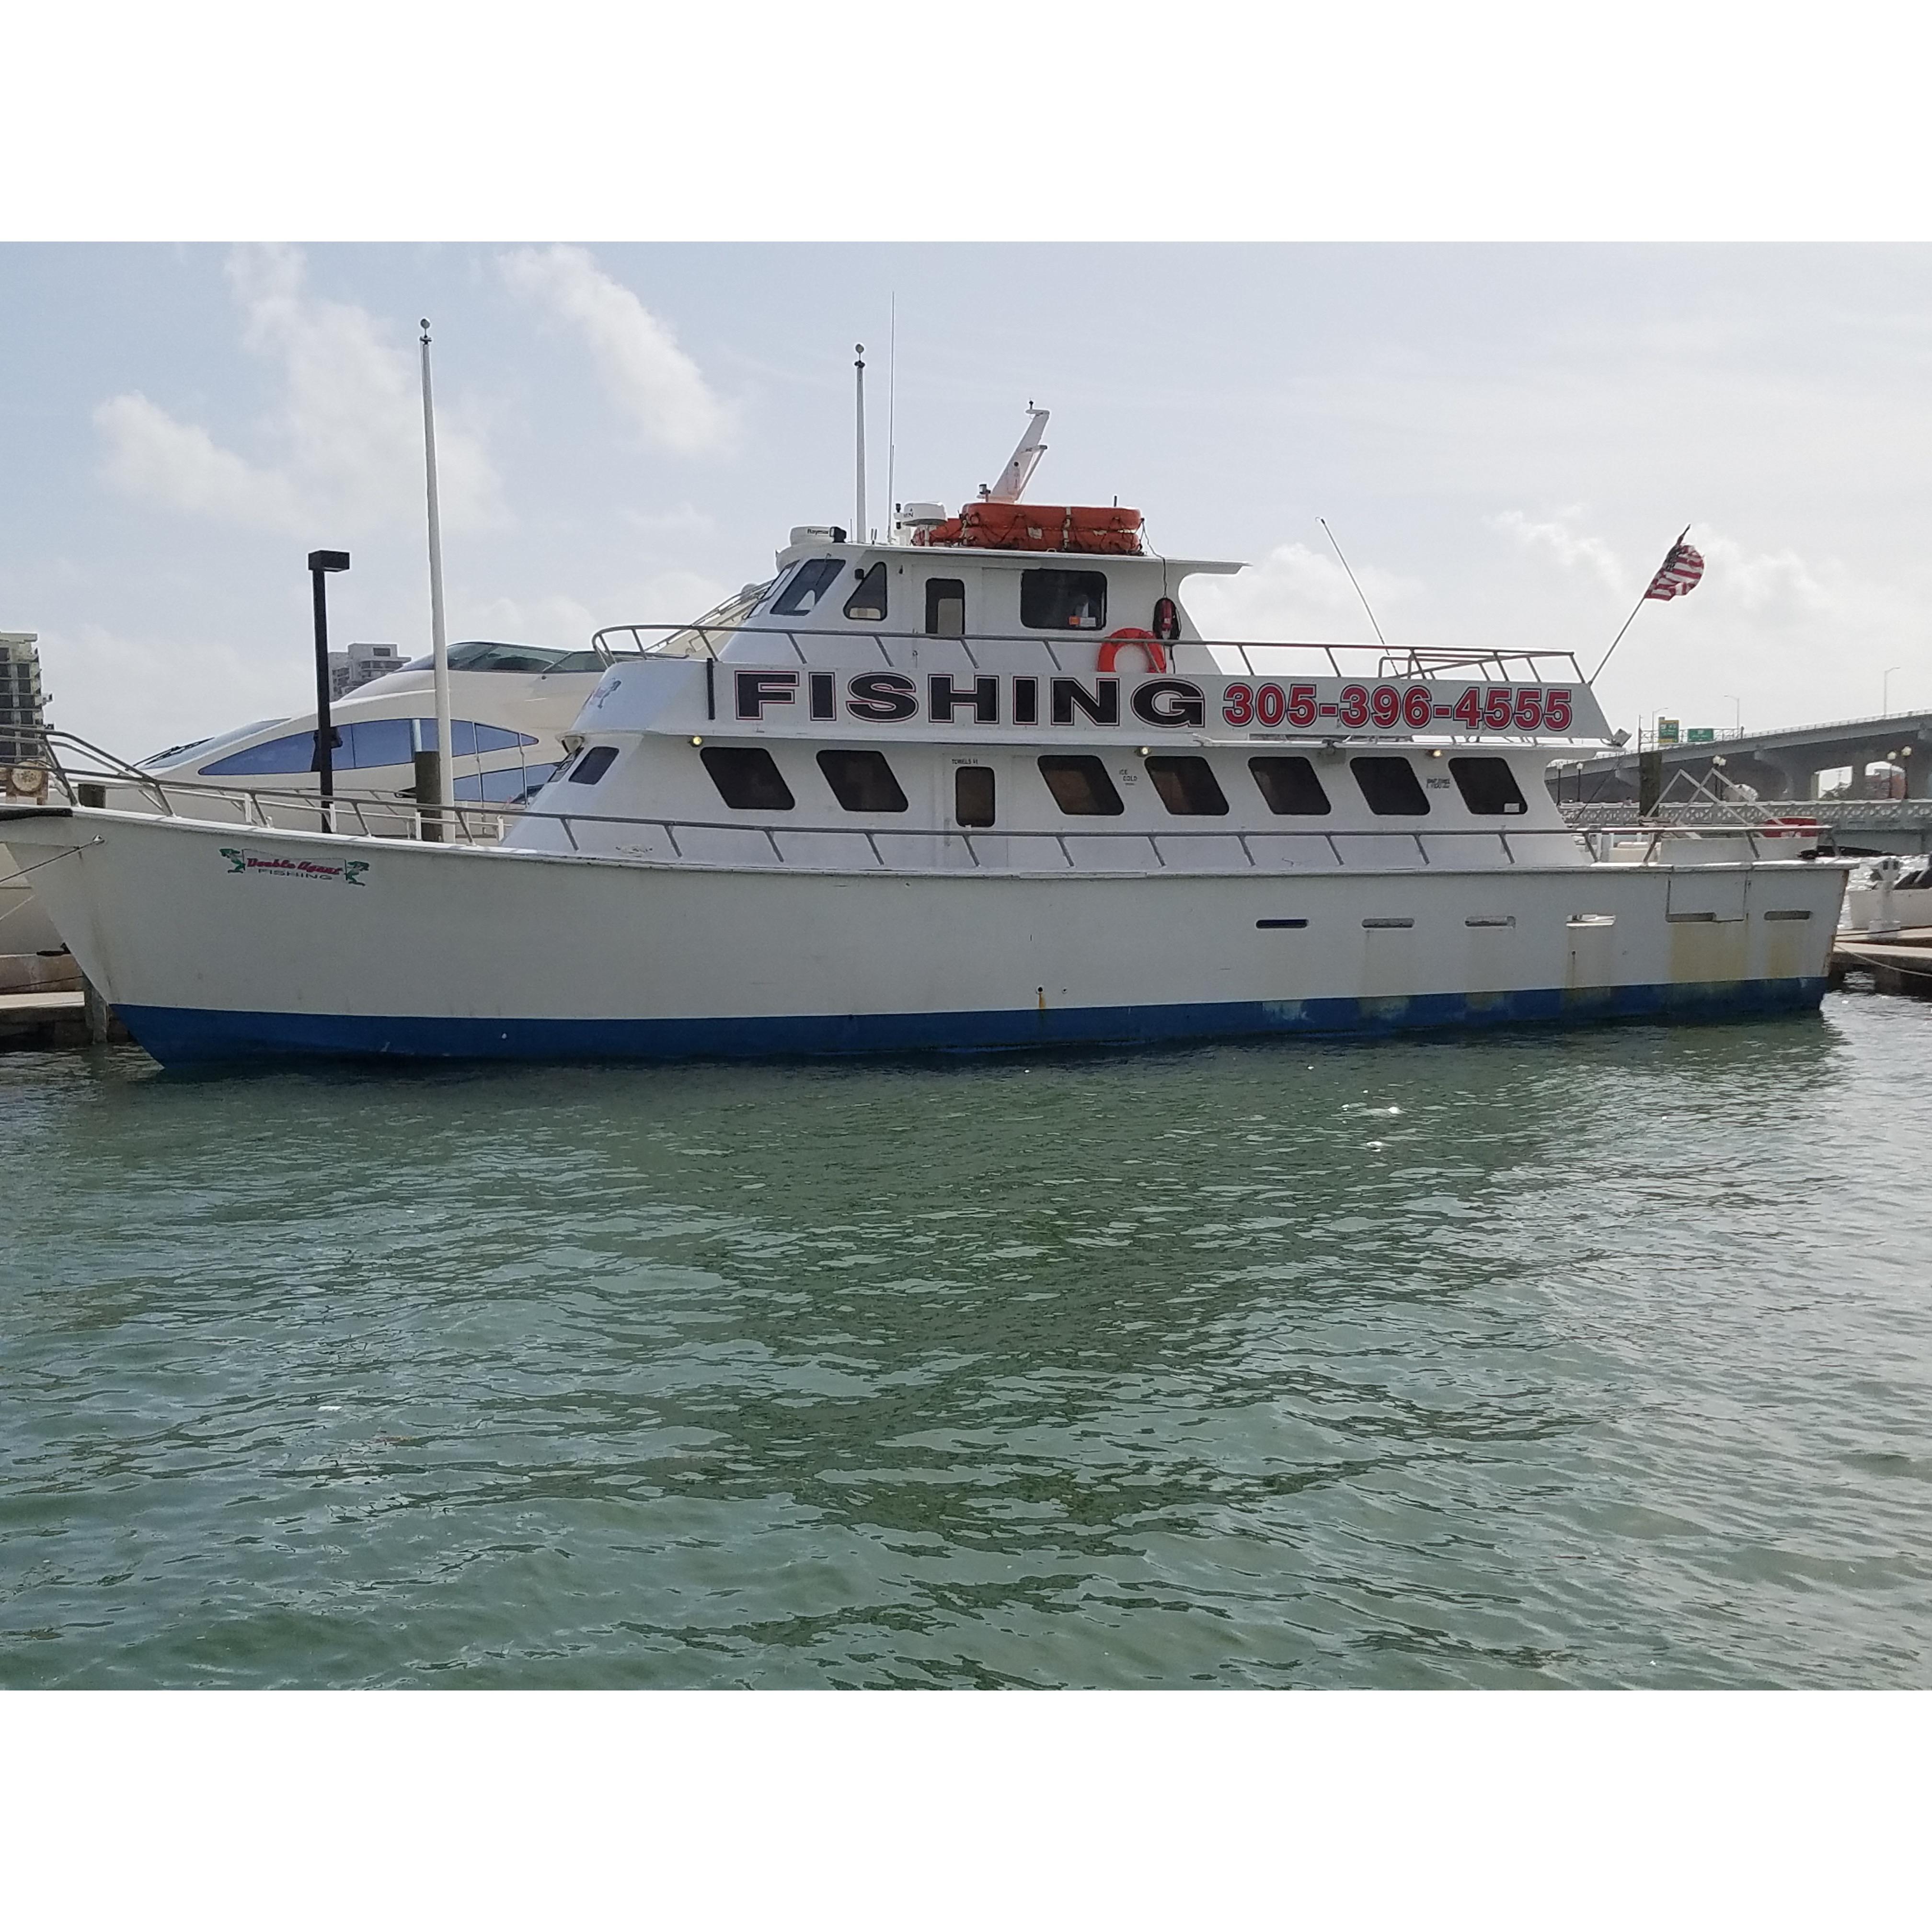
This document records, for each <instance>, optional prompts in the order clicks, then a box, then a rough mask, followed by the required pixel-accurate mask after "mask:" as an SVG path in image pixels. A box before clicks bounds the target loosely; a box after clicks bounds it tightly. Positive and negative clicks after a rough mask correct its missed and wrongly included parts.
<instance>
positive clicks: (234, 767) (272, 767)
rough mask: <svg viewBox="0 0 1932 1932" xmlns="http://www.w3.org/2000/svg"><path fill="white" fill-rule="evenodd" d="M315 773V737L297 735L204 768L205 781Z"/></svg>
mask: <svg viewBox="0 0 1932 1932" xmlns="http://www.w3.org/2000/svg"><path fill="white" fill-rule="evenodd" d="M314 769H315V733H314V732H313V731H296V732H293V733H290V736H287V737H286V738H271V739H269V741H268V742H267V743H266V744H265V745H250V746H249V747H248V749H247V750H246V751H233V752H231V753H229V755H228V756H227V757H225V758H223V759H220V760H217V762H216V763H214V764H211V765H203V766H202V768H201V772H200V775H201V776H202V777H203V778H253V777H255V776H257V775H260V774H261V773H263V772H311V771H314Z"/></svg>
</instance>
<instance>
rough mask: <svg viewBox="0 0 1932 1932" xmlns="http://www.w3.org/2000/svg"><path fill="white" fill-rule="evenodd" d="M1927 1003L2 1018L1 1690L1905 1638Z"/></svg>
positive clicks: (1800, 1664) (982, 1672) (1270, 1662)
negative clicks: (674, 1018) (1400, 1024)
mask: <svg viewBox="0 0 1932 1932" xmlns="http://www.w3.org/2000/svg"><path fill="white" fill-rule="evenodd" d="M1929 1054H1932V1009H1928V1008H1927V1007H1922V1006H1919V1005H1918V1004H1914V1003H1912V1002H1909V1001H1900V1000H1882V999H1879V998H1873V997H1870V996H1868V995H1867V996H1858V995H1834V996H1833V997H1832V998H1830V999H1829V1000H1828V1001H1827V1002H1826V1008H1825V1011H1824V1013H1823V1017H1822V1018H1821V1019H1799V1020H1784V1021H1778V1022H1765V1023H1763V1024H1757V1025H1739V1026H1731V1027H1723V1028H1686V1029H1682V1030H1668V1029H1662V1028H1628V1029H1622V1030H1617V1031H1595V1032H1586V1033H1576V1034H1532V1033H1528V1032H1526V1033H1523V1034H1518V1035H1515V1036H1513V1037H1487V1038H1483V1039H1481V1040H1467V1041H1457V1040H1447V1039H1445V1040H1424V1041H1417V1042H1411V1043H1391V1044H1382V1045H1373V1046H1367V1045H1334V1046H1310V1045H1307V1044H1306V1043H1304V1044H1302V1045H1300V1046H1280V1045H1265V1046H1223V1047H1217V1048H1212V1049H1205V1050H1198V1051H1187V1052H1163V1053H1154V1054H1140V1055H1106V1056H1104V1057H1089V1058H1063V1059H1058V1060H1048V1061H1018V1060H1013V1061H1004V1060H1000V1061H977V1062H975V1061H965V1062H959V1063H953V1064H910V1065H906V1064H901V1065H892V1066H883V1067H879V1066H871V1067H867V1066H857V1065H850V1066H794V1067H751V1068H739V1067H730V1068H724V1067H706V1068H698V1069H694V1070H681V1071H668V1072H667V1071H661V1070H659V1071H640V1070H593V1071H588V1072H586V1071H565V1070H511V1071H499V1070H487V1071H481V1070H442V1071H428V1072H421V1071H419V1072H413V1073H403V1074H395V1073H380V1072H374V1071H365V1070H331V1071H324V1072H314V1071H311V1072H300V1073H268V1074H260V1075H254V1076H244V1077H226V1078H220V1079H212V1078H211V1079H187V1078H181V1077H178V1076H162V1075H160V1073H158V1072H157V1070H155V1069H154V1067H153V1066H152V1064H151V1063H150V1062H148V1061H146V1060H145V1058H144V1057H143V1056H142V1055H140V1054H139V1052H137V1051H136V1050H133V1049H109V1050H102V1051H100V1052H96V1053H95V1054H93V1055H82V1054H66V1055H11V1056H8V1057H6V1058H0V1214H4V1224H0V1225H3V1226H4V1243H3V1244H0V1683H4V1684H6V1685H458V1684H460V1685H1802V1684H1808V1685H1927V1684H1932V1444H1928V1441H1927V1429H1928V1419H1932V1313H1928V1301H1932V1295H1929V1294H1928V1280H1929V1279H1932V1267H1928V1257H1932V1213H1928V1211H1927V1205H1926V1199H1927V1169H1926V1163H1925V1159H1924V1155H1925V1151H1926V1150H1927V1148H1928V1146H1932V1082H1928V1080H1927V1061H1928V1055H1929Z"/></svg>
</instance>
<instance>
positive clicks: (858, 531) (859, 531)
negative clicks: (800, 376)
mask: <svg viewBox="0 0 1932 1932" xmlns="http://www.w3.org/2000/svg"><path fill="white" fill-rule="evenodd" d="M852 347H853V349H855V350H856V351H857V352H858V360H857V361H856V362H854V363H853V365H852V367H853V369H854V370H855V371H856V372H857V374H858V382H859V492H858V495H859V501H858V514H857V516H856V517H855V518H854V519H853V524H852V541H853V542H854V543H859V544H862V543H863V542H864V541H865V344H863V343H862V342H855V343H854V344H853V345H852Z"/></svg>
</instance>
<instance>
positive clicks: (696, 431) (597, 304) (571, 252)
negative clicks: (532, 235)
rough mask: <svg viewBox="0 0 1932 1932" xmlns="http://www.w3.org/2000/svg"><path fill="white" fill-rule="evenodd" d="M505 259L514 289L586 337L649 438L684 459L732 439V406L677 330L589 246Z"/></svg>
mask: <svg viewBox="0 0 1932 1932" xmlns="http://www.w3.org/2000/svg"><path fill="white" fill-rule="evenodd" d="M499 261H500V263H501V265H502V272H503V276H504V279H505V281H508V284H510V286H511V287H512V288H513V289H514V290H517V292H518V293H520V294H523V295H525V296H529V298H531V299H532V300H533V301H535V302H538V303H540V304H541V305H543V307H544V308H546V309H547V310H548V311H549V312H550V314H551V315H552V316H553V317H554V318H555V319H556V320H557V321H559V322H562V323H566V324H568V326H570V327H571V328H572V329H575V330H576V331H577V333H578V335H580V336H581V337H582V338H583V341H584V343H585V344H586V347H588V348H589V351H590V355H591V359H592V362H594V363H595V365H596V368H597V373H598V377H600V379H601V380H602V382H603V384H604V389H606V391H607V392H608V393H609V395H610V399H611V401H613V402H614V403H615V404H616V405H617V407H618V408H619V409H620V410H622V411H623V413H625V415H626V416H628V417H629V419H631V422H632V423H633V424H634V425H635V426H636V428H638V429H639V430H640V431H642V432H643V434H644V436H645V437H646V439H647V440H649V441H651V442H652V443H657V444H659V445H660V446H662V447H663V448H664V449H670V450H674V451H676V452H677V453H678V454H679V455H684V456H695V455H701V454H703V452H706V451H709V450H714V449H721V448H722V447H723V446H724V445H726V444H727V443H729V442H730V440H731V437H732V434H733V429H734V427H735V425H734V422H733V411H732V410H731V408H730V406H729V405H728V404H726V403H725V402H724V401H721V399H720V398H718V396H716V395H714V394H713V393H712V390H711V388H710V386H709V384H707V383H706V381H705V380H704V377H703V373H702V372H701V371H700V369H699V368H698V366H697V364H696V363H695V362H693V361H692V360H691V358H690V357H689V356H687V355H686V354H685V353H684V351H683V350H682V349H680V348H679V347H678V346H677V338H676V337H675V336H674V335H673V334H672V333H671V332H670V329H668V328H667V326H665V325H664V323H661V322H660V321H659V320H658V318H657V317H655V316H654V315H653V314H652V313H651V312H650V311H649V309H647V308H645V306H644V305H643V303H642V302H640V301H638V299H637V297H636V296H634V295H633V294H632V293H631V291H630V290H628V289H627V288H625V287H624V286H623V284H622V283H621V282H617V281H613V280H612V279H611V278H610V276H608V275H606V274H605V273H604V271H603V270H602V269H600V268H598V266H597V264H596V263H595V260H593V259H592V257H591V254H590V253H589V250H587V249H584V248H565V247H562V246H559V247H556V248H519V249H517V251H515V252H514V254H508V255H505V256H502V257H499Z"/></svg>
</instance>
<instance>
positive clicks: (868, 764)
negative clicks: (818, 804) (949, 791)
mask: <svg viewBox="0 0 1932 1932" xmlns="http://www.w3.org/2000/svg"><path fill="white" fill-rule="evenodd" d="M828 759H829V760H832V763H827V762H826V760H828ZM847 760H850V763H846V761H847ZM816 762H817V766H818V769H819V770H820V772H821V773H822V774H823V777H824V779H825V782H826V784H827V785H828V786H829V787H831V791H832V796H833V797H834V798H835V799H837V800H838V808H839V810H840V811H855V812H872V813H887V812H889V813H893V814H897V813H898V812H901V811H910V809H911V807H910V805H909V804H908V803H907V799H906V795H905V787H904V786H903V785H901V784H900V783H899V780H898V773H897V772H895V771H894V770H893V769H892V762H891V760H889V759H888V758H887V757H886V754H885V753H884V752H883V751H880V750H878V749H877V748H876V747H875V746H874V745H826V747H825V748H824V749H823V751H820V752H819V753H818V754H817V760H816ZM841 763H843V764H844V766H845V778H844V779H841V778H835V777H834V776H833V775H832V772H833V769H834V766H835V765H838V764H841ZM860 771H864V772H871V773H873V774H874V775H875V776H877V775H880V774H883V776H884V778H885V781H886V784H889V786H891V787H892V793H891V796H892V797H895V798H896V799H898V803H897V804H896V805H892V804H889V803H888V804H885V805H854V804H853V802H851V800H850V799H849V798H847V796H846V793H847V790H848V789H856V787H849V786H848V784H847V782H846V781H845V780H846V779H849V778H850V777H851V776H852V775H853V774H854V773H855V772H860Z"/></svg>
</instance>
